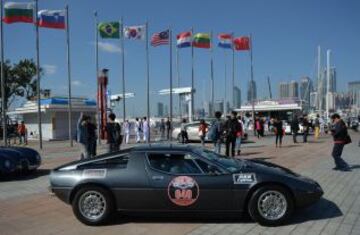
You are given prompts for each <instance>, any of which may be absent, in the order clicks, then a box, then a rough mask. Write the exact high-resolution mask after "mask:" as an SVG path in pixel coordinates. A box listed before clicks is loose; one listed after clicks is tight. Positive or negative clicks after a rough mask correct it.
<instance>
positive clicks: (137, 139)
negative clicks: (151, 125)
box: [134, 118, 141, 143]
mask: <svg viewBox="0 0 360 235" xmlns="http://www.w3.org/2000/svg"><path fill="white" fill-rule="evenodd" d="M134 132H135V142H136V143H140V140H141V139H140V133H141V125H140V121H139V118H135V125H134Z"/></svg>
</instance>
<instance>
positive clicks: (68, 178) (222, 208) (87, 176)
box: [50, 145, 323, 225]
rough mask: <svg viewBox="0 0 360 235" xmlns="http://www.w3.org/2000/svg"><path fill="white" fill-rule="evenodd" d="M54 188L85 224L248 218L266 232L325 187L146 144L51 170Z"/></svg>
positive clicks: (270, 169) (247, 164)
mask: <svg viewBox="0 0 360 235" xmlns="http://www.w3.org/2000/svg"><path fill="white" fill-rule="evenodd" d="M50 185H51V186H50V189H51V191H52V192H53V193H54V194H55V195H56V196H57V197H59V198H60V199H61V200H63V201H64V202H66V203H68V204H71V205H72V208H73V212H74V214H75V216H76V217H77V218H78V219H79V220H80V221H81V222H83V223H85V224H87V225H98V224H102V223H104V222H105V221H106V220H107V219H109V217H110V216H111V215H112V213H113V212H115V211H120V212H121V213H127V212H152V213H155V212H167V213H168V212H171V214H176V213H178V212H179V213H182V214H183V213H184V212H185V213H189V214H190V213H191V214H194V213H200V212H211V213H220V212H236V213H237V212H248V213H249V214H250V216H251V218H252V219H254V220H255V221H257V222H259V223H260V224H263V225H279V224H282V223H284V222H286V221H287V220H288V219H289V217H290V216H291V214H292V212H293V211H294V209H295V208H296V207H304V206H307V205H310V204H312V203H314V202H316V201H317V200H318V199H319V198H320V197H321V196H322V194H323V191H322V189H321V187H320V185H319V184H318V183H317V182H315V181H314V180H311V179H309V178H306V177H303V176H300V175H298V174H296V173H294V172H292V171H291V170H288V169H286V168H283V167H281V166H278V165H275V164H272V163H268V162H264V161H256V160H237V159H232V158H228V157H225V156H222V155H218V154H216V153H214V152H211V151H208V150H205V149H203V148H199V147H194V146H184V145H143V146H138V147H134V148H131V149H126V150H122V151H119V152H116V153H112V154H105V155H101V156H98V157H96V158H92V159H89V160H83V161H77V162H73V163H69V164H66V165H63V166H61V167H58V168H56V169H54V170H53V171H52V172H51V175H50Z"/></svg>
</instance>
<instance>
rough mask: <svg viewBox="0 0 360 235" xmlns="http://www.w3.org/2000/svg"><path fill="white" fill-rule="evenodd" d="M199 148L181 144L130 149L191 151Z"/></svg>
mask: <svg viewBox="0 0 360 235" xmlns="http://www.w3.org/2000/svg"><path fill="white" fill-rule="evenodd" d="M198 148H199V147H196V146H193V145H183V144H172V143H164V144H158V143H156V144H142V145H138V146H135V147H133V148H132V150H133V151H166V150H167V151H193V150H195V149H198Z"/></svg>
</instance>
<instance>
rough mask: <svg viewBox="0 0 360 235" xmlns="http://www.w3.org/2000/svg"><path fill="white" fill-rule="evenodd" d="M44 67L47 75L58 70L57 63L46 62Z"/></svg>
mask: <svg viewBox="0 0 360 235" xmlns="http://www.w3.org/2000/svg"><path fill="white" fill-rule="evenodd" d="M42 68H43V69H44V73H45V75H54V74H55V73H56V71H57V66H56V65H51V64H44V65H43V66H42Z"/></svg>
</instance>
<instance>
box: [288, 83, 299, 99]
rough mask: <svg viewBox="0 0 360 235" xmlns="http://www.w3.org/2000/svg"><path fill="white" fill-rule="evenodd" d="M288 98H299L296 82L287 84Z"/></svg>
mask: <svg viewBox="0 0 360 235" xmlns="http://www.w3.org/2000/svg"><path fill="white" fill-rule="evenodd" d="M289 97H290V98H294V99H298V98H299V83H298V82H297V81H294V80H293V81H291V82H290V83H289Z"/></svg>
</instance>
